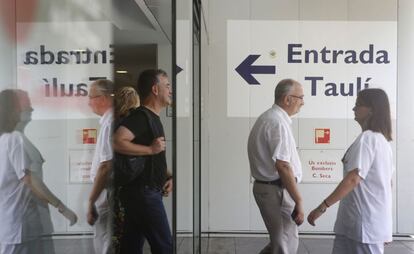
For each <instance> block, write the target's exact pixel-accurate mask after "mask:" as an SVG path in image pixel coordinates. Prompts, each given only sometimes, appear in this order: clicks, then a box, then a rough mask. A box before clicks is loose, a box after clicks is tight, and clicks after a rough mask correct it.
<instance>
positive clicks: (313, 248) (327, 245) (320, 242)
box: [301, 238, 333, 254]
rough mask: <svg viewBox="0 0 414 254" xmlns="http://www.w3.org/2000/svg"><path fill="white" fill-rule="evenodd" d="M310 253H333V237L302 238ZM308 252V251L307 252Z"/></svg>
mask: <svg viewBox="0 0 414 254" xmlns="http://www.w3.org/2000/svg"><path fill="white" fill-rule="evenodd" d="M301 242H302V243H303V245H304V248H305V249H306V251H307V253H308V254H331V252H332V245H333V239H311V238H308V239H306V238H305V239H301ZM305 253H306V252H305Z"/></svg>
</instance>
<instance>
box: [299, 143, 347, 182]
mask: <svg viewBox="0 0 414 254" xmlns="http://www.w3.org/2000/svg"><path fill="white" fill-rule="evenodd" d="M343 153H344V151H343V150H301V151H300V158H301V161H302V170H303V179H302V182H304V183H338V182H340V181H341V180H342V177H343V172H342V169H343V167H342V162H341V158H342V156H343Z"/></svg>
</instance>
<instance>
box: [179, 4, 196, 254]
mask: <svg viewBox="0 0 414 254" xmlns="http://www.w3.org/2000/svg"><path fill="white" fill-rule="evenodd" d="M176 3H177V12H176V28H177V31H176V38H177V41H179V43H177V45H176V47H177V48H176V50H177V51H176V52H177V60H176V61H177V76H176V78H177V96H176V98H177V99H176V103H177V104H176V105H177V133H176V135H177V139H176V142H177V143H176V145H177V182H178V183H179V184H178V185H177V236H178V240H177V243H178V245H177V247H178V249H177V253H192V251H193V198H194V192H193V176H194V175H193V163H194V158H193V157H194V153H193V136H194V127H193V109H194V108H193V59H192V57H193V53H192V34H193V31H192V1H191V0H177V1H176Z"/></svg>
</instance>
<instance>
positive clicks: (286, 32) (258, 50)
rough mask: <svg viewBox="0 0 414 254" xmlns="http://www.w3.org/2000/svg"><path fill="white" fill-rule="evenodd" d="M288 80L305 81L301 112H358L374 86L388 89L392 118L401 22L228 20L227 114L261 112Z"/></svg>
mask: <svg viewBox="0 0 414 254" xmlns="http://www.w3.org/2000/svg"><path fill="white" fill-rule="evenodd" d="M285 78H293V79H295V80H297V81H299V82H300V83H301V84H302V85H303V88H304V92H305V106H304V107H303V108H302V109H301V112H300V113H299V115H298V116H299V117H300V118H329V119H332V118H335V119H338V118H339V119H350V118H353V112H352V107H353V104H354V102H355V98H356V95H357V93H358V91H360V90H362V89H365V88H370V87H376V88H382V89H384V90H385V91H386V92H387V94H388V96H389V98H390V104H391V110H392V116H395V109H396V87H397V22H395V21H387V22H378V21H375V22H369V21H364V22H362V21H264V20H229V21H228V22H227V116H229V117H257V116H259V115H260V114H261V113H262V112H264V111H265V110H267V109H268V108H269V107H270V106H271V105H272V104H273V101H274V88H275V86H276V84H277V83H278V82H279V81H280V80H282V79H285ZM327 105H335V107H330V106H327ZM393 118H394V117H393Z"/></svg>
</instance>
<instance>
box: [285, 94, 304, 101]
mask: <svg viewBox="0 0 414 254" xmlns="http://www.w3.org/2000/svg"><path fill="white" fill-rule="evenodd" d="M289 96H292V97H294V98H298V99H301V100H303V98H304V97H305V96H303V95H302V96H297V95H293V94H289Z"/></svg>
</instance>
